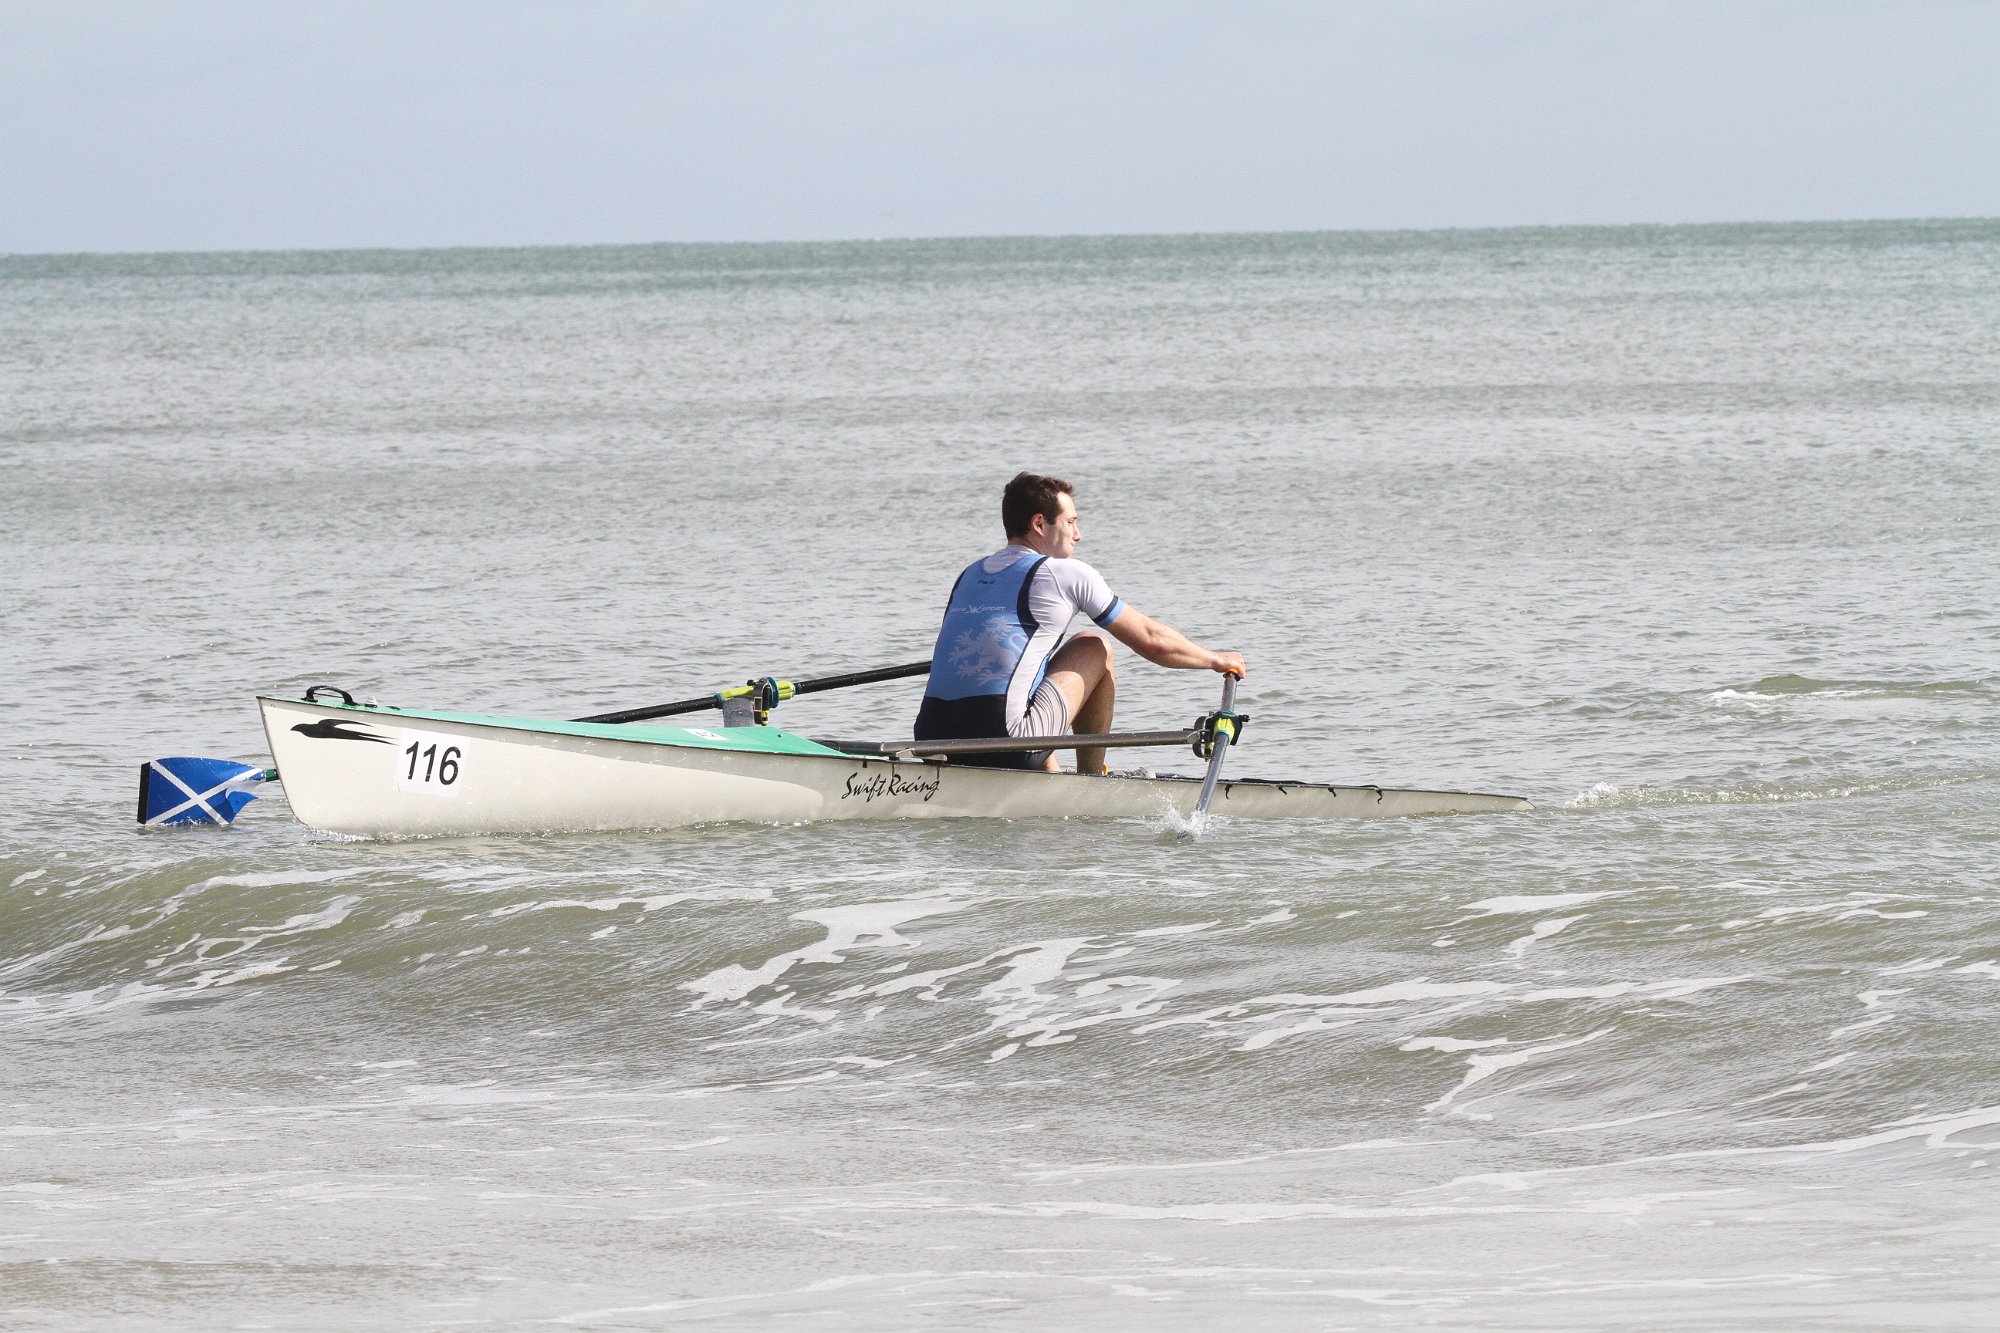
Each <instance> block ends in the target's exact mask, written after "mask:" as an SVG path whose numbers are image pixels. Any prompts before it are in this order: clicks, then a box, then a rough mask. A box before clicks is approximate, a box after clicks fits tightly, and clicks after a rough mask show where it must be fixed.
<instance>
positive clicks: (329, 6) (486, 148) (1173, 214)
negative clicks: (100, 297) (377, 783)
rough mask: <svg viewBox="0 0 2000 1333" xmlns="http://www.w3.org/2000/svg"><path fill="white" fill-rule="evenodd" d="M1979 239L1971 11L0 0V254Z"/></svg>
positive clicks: (1998, 38) (1988, 63) (1979, 97)
mask: <svg viewBox="0 0 2000 1333" xmlns="http://www.w3.org/2000/svg"><path fill="white" fill-rule="evenodd" d="M1996 215H2000V0H1731V2H1729V3H1711V2H1709V0H1686V2H1684V3H1623V2H1622V0H1594V2H1591V3H1584V2H1582V0H1516V2H1514V3H1503V2H1500V0H1404V2H1401V3H1397V2H1395V0H1373V2H1371V3H1345V2H1329V3H1304V2H1303V0H1231V2H1230V3H1226V4H1225V3H1192V2H1190V0H1156V2H1155V3H1139V2H1137V0H1104V2H1103V3H1091V0H1069V2H1068V3H1041V2H1040V0H1020V2H1019V3H998V2H981V0H956V2H951V0H932V2H931V3H912V2H909V0H877V2H872V3H871V2H862V0H856V2H854V3H838V2H837V0H825V2H824V3H819V4H802V3H790V2H784V3H762V4H760V3H756V2H755V0H735V2H734V3H727V2H716V3H667V2H662V3H637V2H635V0H597V2H596V3H525V2H517V3H501V2H500V0H487V2H485V3H475V2H472V0H449V2H447V0H438V2H435V3H425V2H424V0H392V2H389V3H378V2H375V0H354V2H353V3H342V4H335V3H311V2H309V0H153V2H151V3H130V2H125V3H120V2H117V0H0V252H5V251H12V252H19V251H73V250H175V249H239V248H244V249H249V248H255V249H267V248H306V247H313V248H317V247H347V246H421V245H489V244H498V245H510V244H543V243H591V242H626V241H655V240H765V239H786V238H798V239H804V238H834V237H862V236H938V235H967V234H977V235H996V234H1021V233H1041V234H1049V233H1076V232H1188V231H1261V230H1320V229H1337V228H1356V227H1361V228H1378V227H1379V228H1401V227H1462V226H1504V225H1514V224H1534V223H1596V222H1609V223H1616V222H1682V221H1729V220H1750V219H1808V218H1879V217H1931V216H1996Z"/></svg>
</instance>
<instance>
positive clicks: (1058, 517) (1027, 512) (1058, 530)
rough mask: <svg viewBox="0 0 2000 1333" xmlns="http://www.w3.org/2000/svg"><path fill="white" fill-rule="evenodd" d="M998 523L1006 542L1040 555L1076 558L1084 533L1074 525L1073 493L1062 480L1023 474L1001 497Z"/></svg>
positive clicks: (1013, 481) (1075, 523)
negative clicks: (1001, 526) (1005, 532)
mask: <svg viewBox="0 0 2000 1333" xmlns="http://www.w3.org/2000/svg"><path fill="white" fill-rule="evenodd" d="M1000 521H1001V523H1002V524H1004V525H1005V526H1006V529H1007V540H1008V541H1010V542H1018V543H1019V544H1020V545H1022V546H1025V547H1027V548H1029V549H1030V550H1033V551H1038V552H1040V553H1041V554H1043V555H1052V556H1056V557H1058V558H1067V557H1069V556H1072V555H1074V554H1076V544H1077V543H1078V542H1080V541H1082V540H1083V529H1082V528H1081V527H1080V526H1078V524H1077V521H1076V490H1075V488H1074V487H1072V486H1071V485H1070V484H1069V483H1068V482H1066V481H1064V480H1063V479H1062V478H1061V477H1039V476H1036V475H1035V474H1034V473H1032V472H1022V473H1020V474H1018V475H1016V476H1015V478H1014V480H1012V481H1010V482H1008V483H1007V489H1006V490H1005V491H1003V492H1001V495H1000Z"/></svg>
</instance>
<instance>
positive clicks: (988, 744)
mask: <svg viewBox="0 0 2000 1333" xmlns="http://www.w3.org/2000/svg"><path fill="white" fill-rule="evenodd" d="M1193 739H1194V732H1192V731H1114V732H1108V733H1106V734H1105V735H1102V736H1089V735H1081V736H1080V735H1075V734H1071V735H1067V736H994V737H991V738H980V739H977V740H961V741H827V740H823V741H820V742H819V744H821V745H824V746H827V747H828V748H830V749H834V750H844V751H846V752H847V753H848V754H879V755H915V756H916V757H917V758H919V759H928V758H932V757H934V756H946V757H949V756H951V755H955V754H1025V753H1027V752H1029V751H1031V750H1067V749H1069V748H1071V747H1073V746H1076V745H1092V746H1102V747H1103V748H1105V749H1107V750H1109V749H1124V748H1129V747H1133V746H1140V745H1186V744H1187V743H1188V742H1189V741H1192V740H1193Z"/></svg>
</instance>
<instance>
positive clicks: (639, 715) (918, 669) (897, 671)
mask: <svg viewBox="0 0 2000 1333" xmlns="http://www.w3.org/2000/svg"><path fill="white" fill-rule="evenodd" d="M930 669H931V664H930V660H929V659H928V658H926V659H925V660H924V661H921V662H906V663H904V664H903V665H902V666H892V667H876V668H875V669H873V670H871V671H850V672H848V673H846V674H845V675H840V676H821V677H819V678H818V679H817V680H801V681H797V682H795V683H794V684H793V686H792V693H793V694H817V693H819V692H820V691H821V690H838V689H842V688H845V687H846V686H849V685H872V684H874V683H875V682H876V681H881V680H902V679H903V678H904V677H906V676H921V675H923V674H925V673H926V672H928V671H929V670H930ZM719 707H721V704H720V702H719V696H718V695H715V694H704V695H702V696H701V697H700V698H696V699H682V700H679V701H677V702H675V703H670V704H652V705H649V706H647V707H645V708H626V709H621V710H620V711H618V712H616V713H597V714H593V715H592V716H590V717H579V718H576V719H574V720H575V721H577V722H645V721H647V720H649V719H651V718H656V717H673V716H674V715H676V714H678V713H699V712H701V711H702V710H703V709H705V708H719Z"/></svg>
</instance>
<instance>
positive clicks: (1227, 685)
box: [1189, 673, 1236, 831]
mask: <svg viewBox="0 0 2000 1333" xmlns="http://www.w3.org/2000/svg"><path fill="white" fill-rule="evenodd" d="M1217 711H1218V712H1221V713H1224V714H1234V713H1235V711H1236V677H1235V676H1233V675H1229V674H1227V673H1225V674H1224V675H1223V677H1222V707H1221V708H1220V709H1218V710H1217ZM1234 737H1235V733H1234V732H1232V731H1231V730H1229V729H1228V728H1226V727H1221V726H1218V727H1217V728H1216V729H1215V740H1214V741H1213V743H1212V744H1213V748H1212V749H1210V751H1209V753H1208V772H1206V773H1204V774H1202V778H1201V795H1200V797H1198V798H1197V799H1196V801H1195V803H1194V814H1193V816H1192V818H1191V819H1190V821H1189V822H1190V823H1191V824H1192V825H1193V826H1194V828H1195V829H1196V830H1197V831H1199V830H1200V828H1201V824H1202V821H1203V820H1204V819H1206V818H1207V817H1208V802H1209V799H1210V798H1211V797H1213V796H1214V795H1215V781H1216V779H1217V778H1219V777H1221V776H1222V760H1223V758H1224V756H1226V755H1227V754H1228V753H1229V742H1230V741H1231V740H1232V739H1234Z"/></svg>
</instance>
